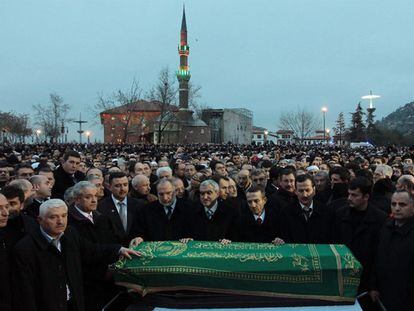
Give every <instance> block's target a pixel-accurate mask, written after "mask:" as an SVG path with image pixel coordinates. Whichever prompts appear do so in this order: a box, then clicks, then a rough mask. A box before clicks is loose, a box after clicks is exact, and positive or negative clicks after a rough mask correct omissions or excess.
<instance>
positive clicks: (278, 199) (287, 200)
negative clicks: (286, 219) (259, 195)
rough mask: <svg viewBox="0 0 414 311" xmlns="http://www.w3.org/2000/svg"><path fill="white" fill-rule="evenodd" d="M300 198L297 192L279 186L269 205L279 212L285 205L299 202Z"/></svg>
mask: <svg viewBox="0 0 414 311" xmlns="http://www.w3.org/2000/svg"><path fill="white" fill-rule="evenodd" d="M297 200H298V198H297V197H296V194H294V193H291V192H288V191H286V190H283V189H282V188H279V189H278V190H277V191H276V192H274V193H273V194H272V195H271V196H270V197H269V200H268V201H267V206H269V207H270V208H273V209H274V210H275V211H276V212H279V211H280V210H281V209H282V208H283V207H285V206H288V205H290V204H293V203H294V202H297Z"/></svg>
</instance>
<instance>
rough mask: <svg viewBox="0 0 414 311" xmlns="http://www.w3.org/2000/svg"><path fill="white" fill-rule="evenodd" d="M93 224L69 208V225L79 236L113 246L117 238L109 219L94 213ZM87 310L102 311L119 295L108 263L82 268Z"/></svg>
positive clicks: (96, 212) (75, 210)
mask: <svg viewBox="0 0 414 311" xmlns="http://www.w3.org/2000/svg"><path fill="white" fill-rule="evenodd" d="M92 218H93V223H92V222H91V221H90V220H89V219H88V218H86V217H85V216H84V215H82V214H81V213H80V212H79V211H78V210H77V209H76V208H75V207H74V206H71V207H69V215H68V224H69V225H70V226H72V227H73V228H76V230H77V231H78V233H79V235H80V236H81V237H82V238H83V239H86V240H88V241H89V242H92V243H98V244H113V243H117V238H116V236H115V233H114V232H113V228H112V224H111V221H110V220H109V218H108V217H107V216H105V215H103V214H101V213H99V212H98V211H93V212H92ZM82 271H83V279H84V293H85V305H86V310H100V309H102V307H103V306H105V305H106V303H108V302H109V300H111V298H112V297H114V296H115V295H116V293H117V288H116V286H115V284H114V282H113V279H112V277H111V274H110V273H109V271H108V265H107V264H106V263H98V264H92V265H91V264H87V263H83V266H82Z"/></svg>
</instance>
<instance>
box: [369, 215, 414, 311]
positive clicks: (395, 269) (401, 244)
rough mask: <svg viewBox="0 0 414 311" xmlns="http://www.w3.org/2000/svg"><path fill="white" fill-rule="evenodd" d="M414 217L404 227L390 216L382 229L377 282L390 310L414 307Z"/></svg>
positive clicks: (378, 288)
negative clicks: (397, 224) (395, 222)
mask: <svg viewBox="0 0 414 311" xmlns="http://www.w3.org/2000/svg"><path fill="white" fill-rule="evenodd" d="M413 245H414V218H411V219H410V220H409V221H407V223H405V224H404V225H403V226H402V227H398V226H395V224H394V220H392V219H388V220H387V221H386V223H385V224H384V226H383V227H382V229H381V233H380V238H379V245H378V253H377V256H376V264H375V266H374V267H375V268H374V273H373V279H374V284H373V286H372V287H370V289H376V290H378V291H379V292H380V298H381V301H382V302H383V303H384V305H385V307H386V308H387V310H389V311H397V310H398V311H409V310H414V248H413Z"/></svg>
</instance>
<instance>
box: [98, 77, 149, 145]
mask: <svg viewBox="0 0 414 311" xmlns="http://www.w3.org/2000/svg"><path fill="white" fill-rule="evenodd" d="M142 93H143V91H142V88H141V86H140V84H139V82H138V81H137V80H136V79H135V78H134V79H133V80H132V83H131V86H130V88H129V89H128V90H126V91H123V90H121V89H119V90H117V91H115V92H114V93H113V94H111V95H109V96H106V97H105V96H104V95H102V94H99V95H98V101H97V103H95V105H94V106H93V107H92V108H91V112H92V114H93V116H94V118H95V119H98V120H99V117H100V114H101V112H103V111H106V110H109V109H112V108H115V107H120V106H126V114H125V116H124V118H123V120H122V124H121V126H122V129H123V138H122V139H123V142H127V140H128V137H129V135H131V134H134V133H135V132H136V131H137V129H133V128H132V124H131V117H132V115H133V112H134V109H133V105H134V103H136V102H137V101H139V100H141V99H142ZM95 123H97V122H95Z"/></svg>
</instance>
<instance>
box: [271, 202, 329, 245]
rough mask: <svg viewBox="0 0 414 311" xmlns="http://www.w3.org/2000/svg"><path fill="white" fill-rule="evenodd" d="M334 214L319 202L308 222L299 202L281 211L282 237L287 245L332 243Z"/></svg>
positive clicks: (315, 204)
mask: <svg viewBox="0 0 414 311" xmlns="http://www.w3.org/2000/svg"><path fill="white" fill-rule="evenodd" d="M333 216H334V215H333V213H332V212H331V211H330V210H329V209H328V208H327V207H326V205H325V204H322V203H320V202H318V201H315V200H314V201H313V211H312V214H311V215H310V217H309V219H308V220H306V218H305V216H304V214H303V211H302V207H301V206H300V204H299V202H295V203H293V204H290V205H288V206H285V207H283V208H282V209H281V211H280V217H279V219H280V225H281V231H282V232H281V237H282V239H283V240H284V241H285V242H286V243H305V244H325V243H331V242H332V220H333Z"/></svg>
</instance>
